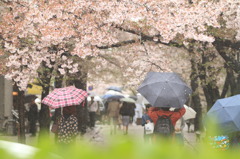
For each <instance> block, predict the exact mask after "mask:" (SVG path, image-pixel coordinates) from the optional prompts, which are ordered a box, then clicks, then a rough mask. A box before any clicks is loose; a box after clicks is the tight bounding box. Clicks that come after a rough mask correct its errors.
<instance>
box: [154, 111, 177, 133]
mask: <svg viewBox="0 0 240 159" xmlns="http://www.w3.org/2000/svg"><path fill="white" fill-rule="evenodd" d="M153 132H154V134H156V135H159V136H171V135H172V134H173V133H174V126H173V124H172V120H171V115H170V116H166V115H162V116H158V119H157V122H156V124H155V126H154V130H153Z"/></svg>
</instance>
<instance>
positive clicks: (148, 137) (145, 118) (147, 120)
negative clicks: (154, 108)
mask: <svg viewBox="0 0 240 159" xmlns="http://www.w3.org/2000/svg"><path fill="white" fill-rule="evenodd" d="M150 107H151V105H150V104H147V105H146V108H145V111H144V114H143V116H142V126H143V127H144V134H143V138H144V142H145V143H150V142H151V138H152V134H151V133H149V134H148V133H147V130H146V127H145V125H146V124H148V123H151V122H152V119H151V118H150V117H149V116H148V114H147V113H148V109H149V108H150Z"/></svg>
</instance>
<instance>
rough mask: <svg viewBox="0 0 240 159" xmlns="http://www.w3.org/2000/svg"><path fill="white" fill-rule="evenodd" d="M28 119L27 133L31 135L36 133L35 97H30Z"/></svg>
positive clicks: (36, 112)
mask: <svg viewBox="0 0 240 159" xmlns="http://www.w3.org/2000/svg"><path fill="white" fill-rule="evenodd" d="M28 121H29V133H31V136H36V133H37V121H38V107H37V104H36V103H35V99H32V101H31V103H30V107H29V111H28Z"/></svg>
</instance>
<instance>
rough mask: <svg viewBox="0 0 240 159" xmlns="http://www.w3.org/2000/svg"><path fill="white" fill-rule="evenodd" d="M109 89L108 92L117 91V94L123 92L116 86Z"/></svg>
mask: <svg viewBox="0 0 240 159" xmlns="http://www.w3.org/2000/svg"><path fill="white" fill-rule="evenodd" d="M107 89H108V90H114V91H117V92H122V88H120V87H116V86H110V87H108V88H107Z"/></svg>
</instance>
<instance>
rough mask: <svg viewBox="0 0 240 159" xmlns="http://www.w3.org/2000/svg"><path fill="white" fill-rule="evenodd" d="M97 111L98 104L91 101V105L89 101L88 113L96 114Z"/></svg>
mask: <svg viewBox="0 0 240 159" xmlns="http://www.w3.org/2000/svg"><path fill="white" fill-rule="evenodd" d="M97 110H98V103H97V102H96V101H93V103H92V101H90V102H89V103H88V111H89V112H97Z"/></svg>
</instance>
